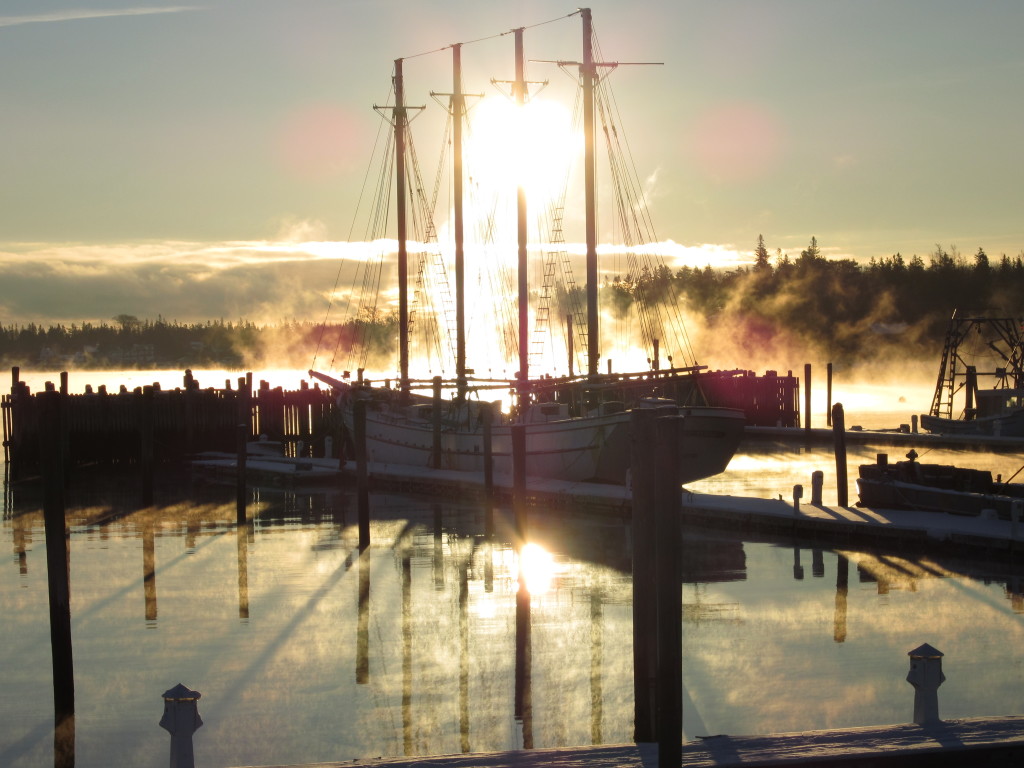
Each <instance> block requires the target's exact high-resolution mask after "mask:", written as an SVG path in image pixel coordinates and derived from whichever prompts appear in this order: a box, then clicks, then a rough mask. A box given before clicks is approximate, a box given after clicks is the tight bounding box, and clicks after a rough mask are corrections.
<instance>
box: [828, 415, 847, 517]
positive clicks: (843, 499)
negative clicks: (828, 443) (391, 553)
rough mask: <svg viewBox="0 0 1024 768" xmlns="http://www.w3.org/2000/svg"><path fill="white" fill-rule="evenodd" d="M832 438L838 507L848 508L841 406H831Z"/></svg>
mask: <svg viewBox="0 0 1024 768" xmlns="http://www.w3.org/2000/svg"><path fill="white" fill-rule="evenodd" d="M832 436H833V440H834V443H835V454H836V485H837V486H838V488H837V490H838V497H839V506H840V507H846V506H849V502H850V499H849V495H850V493H849V487H848V486H849V480H848V479H847V475H846V415H845V414H844V412H843V404H842V403H836V404H835V405H833V406H832Z"/></svg>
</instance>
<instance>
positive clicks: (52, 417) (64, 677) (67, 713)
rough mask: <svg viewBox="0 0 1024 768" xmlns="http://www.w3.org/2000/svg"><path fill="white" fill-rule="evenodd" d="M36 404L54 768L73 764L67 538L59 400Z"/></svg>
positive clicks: (47, 396) (46, 397)
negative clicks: (37, 409)
mask: <svg viewBox="0 0 1024 768" xmlns="http://www.w3.org/2000/svg"><path fill="white" fill-rule="evenodd" d="M37 397H38V398H39V404H40V410H41V413H40V438H41V445H40V448H41V450H40V460H41V464H42V474H43V525H44V534H45V538H46V572H47V573H46V581H47V586H48V591H49V602H50V651H51V656H52V661H53V710H54V730H53V754H54V759H53V762H54V766H55V768H60V767H63V766H74V764H75V665H74V656H73V654H72V646H71V589H70V583H69V574H68V560H69V558H70V543H71V542H70V538H69V532H68V528H67V521H66V518H65V510H64V458H63V456H62V453H63V451H62V450H61V449H62V445H63V442H62V438H61V426H60V395H59V394H58V393H56V392H46V393H42V394H40V395H37Z"/></svg>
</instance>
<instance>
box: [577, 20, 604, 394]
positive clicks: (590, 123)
mask: <svg viewBox="0 0 1024 768" xmlns="http://www.w3.org/2000/svg"><path fill="white" fill-rule="evenodd" d="M580 16H581V18H582V19H583V62H582V64H581V65H580V76H581V77H582V80H583V138H584V148H583V184H584V214H585V217H586V240H587V375H588V376H590V377H591V378H593V377H595V376H597V364H598V360H599V357H600V351H599V349H598V347H599V342H600V338H599V337H600V325H599V318H598V311H597V192H596V186H597V183H596V179H595V176H596V168H595V165H594V86H595V84H596V82H597V67H595V66H594V27H593V21H592V20H591V16H590V9H589V8H580ZM570 332H571V329H570Z"/></svg>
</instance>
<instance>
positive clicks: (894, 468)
mask: <svg viewBox="0 0 1024 768" xmlns="http://www.w3.org/2000/svg"><path fill="white" fill-rule="evenodd" d="M917 458H918V455H917V452H916V451H914V450H911V451H910V452H909V453H908V454H907V460H906V461H898V462H896V463H895V464H890V463H889V462H888V460H887V458H886V456H885V454H879V456H878V460H877V462H876V463H875V464H862V465H861V466H860V470H859V477H858V478H857V489H858V492H859V494H860V505H861V506H864V507H869V508H874V509H917V510H925V511H929V512H947V513H950V514H955V515H970V516H975V517H977V516H982V515H985V514H991V515H992V516H995V517H998V518H999V519H1002V520H1010V519H1012V516H1013V510H1014V507H1015V506H1016V507H1017V509H1018V512H1017V517H1018V519H1020V516H1021V512H1022V511H1024V484H1021V483H1010V482H1006V483H1004V482H1001V478H998V477H997V478H996V479H995V480H993V479H992V473H991V472H988V471H985V470H979V469H969V468H966V467H956V466H951V465H947V464H922V463H921V462H919V461H917Z"/></svg>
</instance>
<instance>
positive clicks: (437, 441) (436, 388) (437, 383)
mask: <svg viewBox="0 0 1024 768" xmlns="http://www.w3.org/2000/svg"><path fill="white" fill-rule="evenodd" d="M432 383H433V395H434V400H433V403H434V407H433V409H432V411H431V415H432V416H433V427H434V443H433V446H434V448H433V451H431V455H430V466H432V467H433V468H434V469H440V468H441V377H440V376H435V377H434V380H433V382H432Z"/></svg>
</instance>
